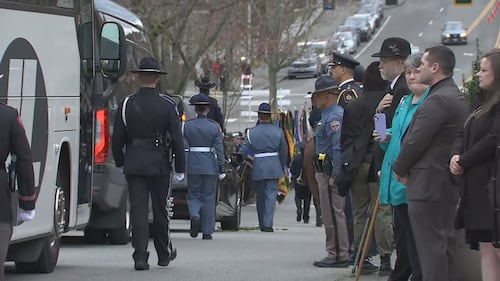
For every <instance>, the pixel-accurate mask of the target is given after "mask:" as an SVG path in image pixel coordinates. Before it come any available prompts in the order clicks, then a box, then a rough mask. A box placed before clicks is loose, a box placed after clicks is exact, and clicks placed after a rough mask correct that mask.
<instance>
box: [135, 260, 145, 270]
mask: <svg viewBox="0 0 500 281" xmlns="http://www.w3.org/2000/svg"><path fill="white" fill-rule="evenodd" d="M134 269H135V270H149V264H148V262H147V261H143V260H137V261H135V263H134Z"/></svg>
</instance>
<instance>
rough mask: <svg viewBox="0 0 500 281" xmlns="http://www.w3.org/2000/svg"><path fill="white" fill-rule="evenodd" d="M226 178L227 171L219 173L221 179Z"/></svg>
mask: <svg viewBox="0 0 500 281" xmlns="http://www.w3.org/2000/svg"><path fill="white" fill-rule="evenodd" d="M225 178H226V173H222V174H219V180H220V181H221V180H223V179H225Z"/></svg>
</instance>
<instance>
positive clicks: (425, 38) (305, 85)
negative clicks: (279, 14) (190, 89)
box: [227, 0, 500, 131]
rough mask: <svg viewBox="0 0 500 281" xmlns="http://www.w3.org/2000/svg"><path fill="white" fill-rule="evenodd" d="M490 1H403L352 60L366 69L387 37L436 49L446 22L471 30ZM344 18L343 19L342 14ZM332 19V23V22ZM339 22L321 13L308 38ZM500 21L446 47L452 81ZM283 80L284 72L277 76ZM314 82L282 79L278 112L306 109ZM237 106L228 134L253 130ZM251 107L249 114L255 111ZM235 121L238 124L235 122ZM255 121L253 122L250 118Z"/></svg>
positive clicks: (465, 72) (464, 73)
mask: <svg viewBox="0 0 500 281" xmlns="http://www.w3.org/2000/svg"><path fill="white" fill-rule="evenodd" d="M490 1H491V0H477V1H473V2H474V4H473V5H472V6H468V7H457V6H454V5H453V1H449V0H439V1H406V2H405V4H404V5H401V6H398V7H395V8H388V9H386V10H385V13H384V14H385V18H384V22H383V24H382V28H380V29H379V30H378V31H377V33H376V34H375V36H374V38H372V40H371V41H369V42H367V43H362V44H361V46H360V47H359V48H358V53H357V54H355V55H354V56H355V57H356V58H357V59H358V60H359V61H360V62H361V64H362V65H364V66H366V65H368V64H369V63H370V62H372V61H373V60H374V58H372V57H371V54H373V53H376V52H378V50H379V48H380V45H381V44H382V41H383V40H384V39H385V38H387V37H391V36H400V37H403V38H406V39H408V40H409V41H410V42H411V43H413V44H414V45H416V46H418V47H419V48H420V51H423V50H424V49H425V48H426V47H430V46H434V45H439V44H440V43H441V41H440V38H441V37H440V36H441V35H440V34H441V28H442V27H443V25H444V23H445V22H446V21H450V20H460V21H462V22H463V23H464V25H465V26H471V25H472V24H473V23H474V22H475V21H476V19H477V18H478V16H479V15H480V14H481V12H482V11H483V9H484V7H485V6H486V5H487V4H488V3H489V2H490ZM343 16H344V17H345V16H346V15H345V14H343ZM334 19H336V21H335V20H334ZM338 22H342V21H341V20H339V19H338V18H335V14H334V12H332V11H328V12H324V13H323V15H322V16H321V17H320V18H319V19H318V24H317V25H315V26H314V30H313V31H312V33H311V34H312V35H311V38H326V37H328V36H331V34H332V33H333V32H334V31H335V26H336V24H337V25H338ZM499 27H500V18H499V17H497V18H495V19H494V21H493V22H491V23H488V22H487V21H486V17H484V18H483V19H482V20H481V21H479V22H478V24H477V25H476V24H474V26H472V29H470V30H469V32H470V34H469V38H468V40H469V44H467V45H454V46H449V47H450V48H451V49H452V50H453V51H454V52H455V55H456V59H457V63H456V68H455V75H454V78H455V81H456V82H457V83H461V82H462V79H463V78H468V77H469V76H470V75H471V62H472V61H473V60H474V56H475V53H476V45H475V40H476V38H479V41H480V48H481V49H482V50H489V49H491V48H493V46H495V43H496V42H497V35H498V33H499ZM280 74H281V77H282V78H284V76H285V75H286V70H282V71H281V72H280ZM314 80H315V79H314V78H303V79H293V80H288V79H284V80H282V81H281V82H280V83H279V84H278V88H281V89H290V91H291V94H290V95H289V96H286V97H284V98H283V100H285V102H284V103H286V104H289V105H284V106H283V107H282V109H289V110H293V109H296V108H302V107H303V106H306V107H309V106H310V104H309V99H307V98H306V97H305V95H306V93H307V92H308V91H310V90H311V89H313V88H314ZM264 101H267V97H255V98H254V99H253V102H254V103H255V104H258V103H259V102H264ZM237 104H242V106H240V107H237V108H236V110H234V111H233V112H232V113H231V116H230V120H231V121H232V122H229V123H228V124H227V128H228V131H236V130H239V131H242V130H244V128H246V127H251V126H253V121H255V120H253V119H252V122H247V120H248V118H245V117H241V112H242V111H248V103H245V102H241V101H238V102H237ZM255 108H256V107H255V106H254V107H252V108H251V109H252V110H255ZM236 119H238V120H236ZM254 119H255V118H254Z"/></svg>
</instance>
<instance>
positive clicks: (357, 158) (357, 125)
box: [337, 89, 386, 195]
mask: <svg viewBox="0 0 500 281" xmlns="http://www.w3.org/2000/svg"><path fill="white" fill-rule="evenodd" d="M385 94H386V91H385V89H364V92H363V95H362V96H361V97H359V98H358V99H356V100H353V101H351V102H350V103H349V104H348V105H347V107H346V109H345V110H344V117H343V120H342V133H341V149H342V162H341V163H342V167H341V174H340V176H339V179H338V181H337V185H338V187H339V194H341V195H343V194H346V193H347V190H348V189H349V186H350V184H351V182H352V180H353V178H354V176H355V175H356V172H357V170H358V168H359V166H360V165H361V163H363V162H368V163H372V162H373V161H372V160H373V157H372V153H373V149H374V143H373V138H372V132H373V129H374V124H373V115H374V114H375V109H376V107H377V105H378V103H379V102H380V100H381V99H382V98H383V97H384V95H385ZM374 180H375V179H374V178H373V175H372V178H371V181H374Z"/></svg>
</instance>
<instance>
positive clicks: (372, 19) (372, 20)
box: [353, 13, 377, 34]
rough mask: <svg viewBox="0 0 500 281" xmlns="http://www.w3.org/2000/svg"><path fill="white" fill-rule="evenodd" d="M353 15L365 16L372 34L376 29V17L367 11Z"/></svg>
mask: <svg viewBox="0 0 500 281" xmlns="http://www.w3.org/2000/svg"><path fill="white" fill-rule="evenodd" d="M353 17H354V18H366V19H367V20H368V23H369V24H370V32H371V33H372V34H373V33H375V29H377V17H375V16H373V15H372V14H369V13H363V14H354V15H353Z"/></svg>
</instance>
